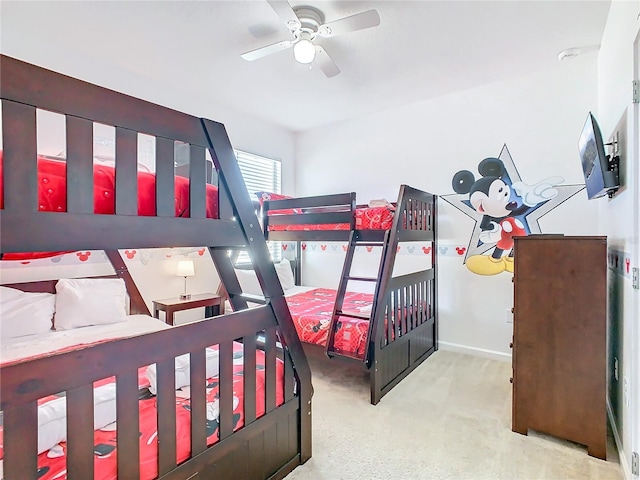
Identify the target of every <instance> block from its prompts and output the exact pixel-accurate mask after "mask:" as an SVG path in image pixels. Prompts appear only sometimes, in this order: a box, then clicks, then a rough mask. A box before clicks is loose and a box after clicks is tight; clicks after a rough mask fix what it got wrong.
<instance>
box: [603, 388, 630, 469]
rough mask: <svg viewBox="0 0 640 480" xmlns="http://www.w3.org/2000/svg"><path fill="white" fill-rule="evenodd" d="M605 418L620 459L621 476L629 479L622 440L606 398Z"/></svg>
mask: <svg viewBox="0 0 640 480" xmlns="http://www.w3.org/2000/svg"><path fill="white" fill-rule="evenodd" d="M607 416H608V417H609V424H610V425H611V430H612V431H613V440H614V441H615V442H616V448H617V449H618V457H619V458H620V466H621V467H622V474H623V475H624V478H625V479H626V480H632V479H631V471H630V470H629V463H627V457H626V456H625V454H624V450H623V448H622V439H621V438H620V432H618V426H617V425H616V421H615V417H614V416H613V409H612V408H611V403H610V402H609V398H608V397H607Z"/></svg>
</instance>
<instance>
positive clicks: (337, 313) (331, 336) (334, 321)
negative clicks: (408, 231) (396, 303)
mask: <svg viewBox="0 0 640 480" xmlns="http://www.w3.org/2000/svg"><path fill="white" fill-rule="evenodd" d="M388 239H389V232H388V231H387V232H385V234H384V239H383V240H381V241H370V240H366V241H365V240H361V239H360V234H359V232H358V231H357V230H352V231H351V233H350V234H349V244H348V246H347V253H346V257H345V260H344V265H343V267H342V276H341V277H340V284H339V285H338V290H337V293H336V301H335V304H334V306H333V312H332V314H331V322H330V324H329V333H328V335H327V344H326V345H325V353H326V355H327V356H328V357H329V358H332V357H335V356H338V355H339V356H342V357H350V358H353V359H356V360H361V361H363V362H368V355H367V353H366V352H365V354H364V355H358V354H356V353H353V352H344V351H339V350H336V348H335V336H336V330H337V328H338V326H339V323H338V321H339V319H340V317H346V318H359V319H362V320H368V321H369V329H368V331H369V333H368V335H369V336H370V335H371V319H372V318H373V317H372V316H373V314H374V313H375V296H374V305H373V306H372V307H371V310H370V312H369V314H363V313H359V312H346V311H343V310H342V308H343V306H344V297H345V294H346V291H347V284H348V283H349V282H350V281H356V282H375V283H376V292H377V290H378V288H377V286H378V285H377V284H378V282H379V279H380V278H381V277H380V275H381V274H382V269H383V267H384V264H385V261H384V259H385V252H386V247H385V246H386V244H387V242H388ZM359 246H360V247H382V254H381V256H380V266H379V268H378V275H377V277H361V276H353V275H351V267H352V265H353V257H354V254H355V251H356V247H359Z"/></svg>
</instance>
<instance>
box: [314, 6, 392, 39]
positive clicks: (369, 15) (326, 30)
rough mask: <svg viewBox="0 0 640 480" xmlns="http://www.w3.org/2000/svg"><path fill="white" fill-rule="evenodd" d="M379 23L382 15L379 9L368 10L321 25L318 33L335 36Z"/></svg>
mask: <svg viewBox="0 0 640 480" xmlns="http://www.w3.org/2000/svg"><path fill="white" fill-rule="evenodd" d="M378 25H380V15H378V11H377V10H367V11H366V12H362V13H356V14H355V15H351V16H349V17H344V18H341V19H339V20H335V21H333V22H329V23H325V24H324V25H320V27H319V28H318V35H320V36H322V37H333V36H335V35H340V34H342V33H347V32H354V31H356V30H362V29H363V28H370V27H375V26H378Z"/></svg>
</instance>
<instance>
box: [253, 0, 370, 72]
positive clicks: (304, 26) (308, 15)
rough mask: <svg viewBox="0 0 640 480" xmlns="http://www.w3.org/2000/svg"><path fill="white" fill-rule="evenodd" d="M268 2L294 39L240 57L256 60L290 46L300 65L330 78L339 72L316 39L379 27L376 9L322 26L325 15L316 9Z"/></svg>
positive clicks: (274, 0)
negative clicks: (315, 66)
mask: <svg viewBox="0 0 640 480" xmlns="http://www.w3.org/2000/svg"><path fill="white" fill-rule="evenodd" d="M267 1H268V2H269V5H271V8H273V10H274V11H275V12H276V14H277V15H278V16H279V17H280V18H281V19H282V20H283V21H284V23H285V25H286V26H287V28H288V29H289V30H290V31H291V34H292V35H293V39H292V40H282V41H281V42H278V43H274V44H271V45H267V46H264V47H261V48H258V49H255V50H251V51H249V52H246V53H243V54H242V55H241V56H242V58H244V59H245V60H248V61H253V60H257V59H259V58H262V57H266V56H267V55H271V54H273V53H276V52H279V51H281V50H286V49H288V48H291V47H293V56H294V58H295V59H296V60H297V61H298V62H299V63H304V64H311V63H312V62H314V63H315V64H316V65H318V66H319V67H320V69H321V70H322V71H323V72H324V74H325V75H326V76H327V77H333V76H335V75H338V74H339V73H340V69H339V68H338V66H337V65H336V64H335V63H334V62H333V60H331V57H329V55H328V54H327V52H326V51H325V49H324V48H322V46H320V45H318V44H316V43H315V41H316V39H317V37H324V38H328V37H335V36H336V35H341V34H343V33H348V32H354V31H356V30H362V29H365V28H370V27H375V26H377V25H380V15H378V12H377V11H376V10H367V11H366V12H362V13H356V14H355V15H351V16H349V17H343V18H340V19H338V20H334V21H332V22H328V23H325V19H324V14H323V13H322V12H321V11H320V10H318V9H317V8H315V7H311V6H307V5H305V6H296V7H292V6H291V5H289V2H287V1H286V0H267Z"/></svg>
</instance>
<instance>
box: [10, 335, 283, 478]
mask: <svg viewBox="0 0 640 480" xmlns="http://www.w3.org/2000/svg"><path fill="white" fill-rule="evenodd" d="M233 348H234V354H233V357H234V361H233V363H234V367H233V395H234V399H233V400H234V402H233V403H234V413H233V421H234V431H235V430H238V429H239V428H241V427H242V426H243V425H244V412H243V405H244V401H243V399H244V395H243V388H244V380H243V349H242V345H241V344H239V343H234V347H233ZM256 367H257V368H256V370H257V375H256V416H257V417H261V416H262V415H264V414H265V393H264V390H265V386H264V374H265V359H264V352H262V351H257V352H256ZM141 370H145V369H144V368H143V369H141ZM283 378H284V367H283V364H282V362H281V361H280V360H278V362H277V364H276V392H277V393H276V404H277V405H282V403H283V402H284V380H283ZM108 381H113V379H105V380H103V381H101V382H100V384H104V383H106V382H108ZM140 381H141V386H148V382H147V381H146V377H142V376H141V378H140ZM95 386H98V382H96V384H95ZM183 390H184V389H183ZM218 391H219V383H218V377H212V378H209V379H208V383H207V417H208V418H207V422H206V426H207V444H208V445H212V444H213V443H215V442H217V441H218V437H219V431H218V426H219V425H218V417H217V412H218V411H219V410H218V405H219V404H218V396H219V395H218ZM179 392H180V391H178V393H179ZM51 398H55V397H51ZM47 400H48V399H43V400H41V403H43V402H46V401H47ZM189 404H190V402H189V399H188V398H180V397H178V396H177V395H176V434H177V440H176V441H177V455H176V456H177V462H178V463H180V462H182V461H184V460H186V459H187V458H188V457H189V454H190V410H189ZM139 408H140V426H139V427H140V478H141V479H142V480H145V479H152V478H156V477H157V475H158V472H157V450H158V441H157V411H156V397H155V396H154V395H152V394H151V393H146V394H145V395H141V397H140V400H139ZM0 433H1V428H0ZM115 438H116V432H115V431H113V430H112V431H107V430H106V429H105V430H96V431H95V433H94V454H95V462H94V465H95V467H94V468H95V479H96V480H114V479H116V478H117V463H116V442H115ZM60 445H61V447H62V449H63V451H64V452H66V443H64V442H62V443H61V444H60ZM0 458H2V445H0ZM65 478H66V456H65V454H63V455H62V456H60V457H57V458H49V457H48V456H47V452H43V453H42V454H40V455H39V456H38V479H39V480H54V479H56V480H59V479H65Z"/></svg>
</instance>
